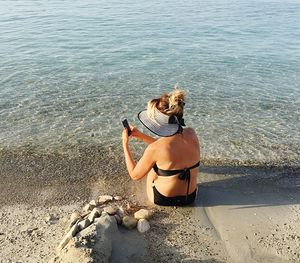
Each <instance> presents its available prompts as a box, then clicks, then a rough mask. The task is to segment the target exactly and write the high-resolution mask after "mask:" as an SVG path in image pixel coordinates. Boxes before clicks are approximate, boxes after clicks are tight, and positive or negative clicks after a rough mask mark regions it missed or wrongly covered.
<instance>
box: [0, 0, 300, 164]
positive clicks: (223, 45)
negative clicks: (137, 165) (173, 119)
mask: <svg viewBox="0 0 300 263" xmlns="http://www.w3.org/2000/svg"><path fill="white" fill-rule="evenodd" d="M299 25H300V3H299V2H298V1H291V0H288V1H276V0H269V1H263V0H261V1H245V0H242V1H234V0H229V1H225V0H219V1H183V2H182V1H163V2H161V1H151V2H149V1H125V2H124V1H109V2H107V1H94V0H88V1H84V2H82V1H69V0H67V1H63V2H62V1H41V0H39V1H32V0H28V1H22V2H20V1H8V0H6V1H5V0H0V58H1V59H0V131H1V132H0V147H1V148H2V151H3V155H2V156H4V155H5V154H6V151H7V150H8V151H9V150H14V149H18V147H20V146H22V147H25V148H26V149H27V150H26V151H27V152H29V154H33V153H37V152H39V151H42V152H45V151H46V152H50V153H51V152H52V151H54V152H55V151H59V152H66V151H71V153H72V155H76V154H77V153H78V151H76V150H75V149H76V148H82V147H83V148H85V147H87V148H88V147H96V148H97V147H98V148H101V149H102V150H103V151H104V152H109V153H111V154H110V155H109V158H110V160H111V158H112V156H116V160H118V159H119V158H121V157H120V154H121V153H120V132H121V126H120V123H119V119H120V117H121V116H127V118H128V119H129V122H130V123H133V124H135V125H137V126H138V127H139V128H141V129H142V127H141V125H140V124H139V123H138V121H137V118H136V114H137V112H138V111H139V110H141V109H143V108H145V106H146V103H147V101H148V100H149V99H151V98H153V97H155V96H158V95H160V93H161V92H163V91H169V90H171V89H172V87H173V85H174V84H175V83H176V82H178V83H179V85H180V86H182V87H183V88H184V89H185V90H186V92H187V104H186V110H185V120H186V124H187V125H188V126H192V127H194V128H195V129H196V130H197V132H198V134H199V137H200V139H201V144H202V155H203V158H204V159H205V160H206V161H207V162H208V163H213V164H214V163H220V162H221V163H222V164H230V163H232V162H235V163H243V162H247V163H251V164H274V165H292V166H294V165H298V164H299V152H300V150H299V149H300V135H299V130H300V121H299V116H300V112H299V109H300V107H299V106H300V99H299V98H300V84H299V83H300V74H299V73H300V26H299ZM134 149H135V150H136V151H141V150H142V149H143V147H142V146H141V145H140V144H137V145H136V146H135V148H134ZM4 150H5V152H4ZM32 152H33V153H32ZM107 156H108V155H107V154H105V155H103V156H102V157H101V158H103V159H104V160H108V159H107V158H108V157H107Z"/></svg>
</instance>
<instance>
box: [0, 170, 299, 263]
mask: <svg viewBox="0 0 300 263" xmlns="http://www.w3.org/2000/svg"><path fill="white" fill-rule="evenodd" d="M243 171H244V172H243ZM298 178H299V176H297V175H296V176H295V175H293V174H291V175H286V174H280V172H278V173H271V172H266V171H265V170H255V169H249V168H248V169H238V170H235V173H232V174H229V171H228V169H223V170H222V168H220V167H217V168H212V167H202V172H201V173H199V176H198V180H199V184H198V196H197V199H196V201H195V204H194V205H193V206H190V207H184V208H181V207H178V208H174V207H157V206H156V208H155V209H156V216H155V217H154V219H153V221H151V229H150V231H149V232H146V233H145V234H144V235H143V238H144V241H145V251H144V258H139V260H141V262H143V261H142V260H145V261H144V262H166V261H167V262H178V261H188V262H278V263H279V262H296V261H297V260H300V252H299V251H300V197H299V191H300V179H298ZM84 182H85V183H84ZM112 182H113V180H108V181H105V179H104V180H98V181H81V182H80V181H74V182H72V184H69V185H68V187H67V188H66V186H65V185H62V184H61V182H58V183H57V184H53V185H44V186H42V187H41V185H40V184H38V185H34V183H32V182H31V185H30V186H29V185H27V186H26V185H17V184H16V182H14V181H10V182H9V181H7V180H6V182H5V185H4V184H1V188H2V189H1V190H3V189H6V190H5V191H4V192H3V191H2V194H1V195H0V206H1V222H0V226H1V229H0V251H2V252H1V258H3V262H10V261H9V260H12V261H18V262H32V260H33V262H34V261H35V260H36V262H37V261H38V262H48V261H47V260H50V259H51V258H52V257H53V256H54V255H55V247H56V246H57V245H58V243H59V241H60V239H61V237H62V236H63V235H64V231H65V226H66V221H67V220H68V218H69V216H70V214H71V213H72V212H73V211H74V210H75V209H79V208H82V207H83V205H84V203H86V202H87V201H89V200H91V199H92V198H94V197H95V196H97V195H99V193H102V194H105V193H108V194H121V195H123V196H126V197H127V198H128V200H130V201H133V202H135V201H141V202H144V201H145V196H144V197H143V195H144V191H143V189H144V181H141V182H131V181H129V180H127V181H126V182H125V183H123V184H122V185H119V186H116V185H115V184H113V183H112ZM66 189H68V190H66ZM49 215H53V216H54V217H55V218H57V220H56V221H55V222H54V223H53V224H52V223H51V224H49V223H47V222H46V221H45V218H46V217H47V216H49ZM133 236H134V235H133ZM31 250H32V253H28V255H26V251H31ZM22 251H23V252H22ZM24 251H25V252H24ZM42 255H43V258H41V256H42ZM25 256H29V257H28V258H26V257H25ZM9 257H13V258H11V259H10V258H9ZM113 258H115V257H113ZM46 259H47V260H46ZM30 260H31V261H30ZM146 260H147V261H146ZM245 260H246V261H245ZM128 262H135V261H134V260H132V261H128Z"/></svg>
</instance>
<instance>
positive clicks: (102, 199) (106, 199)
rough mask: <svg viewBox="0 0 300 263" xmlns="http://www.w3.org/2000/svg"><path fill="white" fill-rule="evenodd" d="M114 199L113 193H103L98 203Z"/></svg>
mask: <svg viewBox="0 0 300 263" xmlns="http://www.w3.org/2000/svg"><path fill="white" fill-rule="evenodd" d="M112 200H113V197H112V196H111V195H101V196H99V199H98V203H99V204H100V205H102V204H104V203H107V202H109V201H112Z"/></svg>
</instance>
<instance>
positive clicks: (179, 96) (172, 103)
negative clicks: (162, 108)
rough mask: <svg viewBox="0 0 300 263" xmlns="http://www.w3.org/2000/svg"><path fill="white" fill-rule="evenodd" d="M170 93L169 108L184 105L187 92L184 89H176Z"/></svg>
mask: <svg viewBox="0 0 300 263" xmlns="http://www.w3.org/2000/svg"><path fill="white" fill-rule="evenodd" d="M168 95H169V109H174V108H176V107H177V106H181V107H183V106H184V104H185V102H184V99H185V93H184V91H183V90H180V89H174V90H173V91H172V92H170V93H169V94H168Z"/></svg>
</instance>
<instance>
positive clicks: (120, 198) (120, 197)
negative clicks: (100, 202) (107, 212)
mask: <svg viewBox="0 0 300 263" xmlns="http://www.w3.org/2000/svg"><path fill="white" fill-rule="evenodd" d="M114 200H116V201H121V200H123V197H122V196H119V195H117V196H115V197H114Z"/></svg>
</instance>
